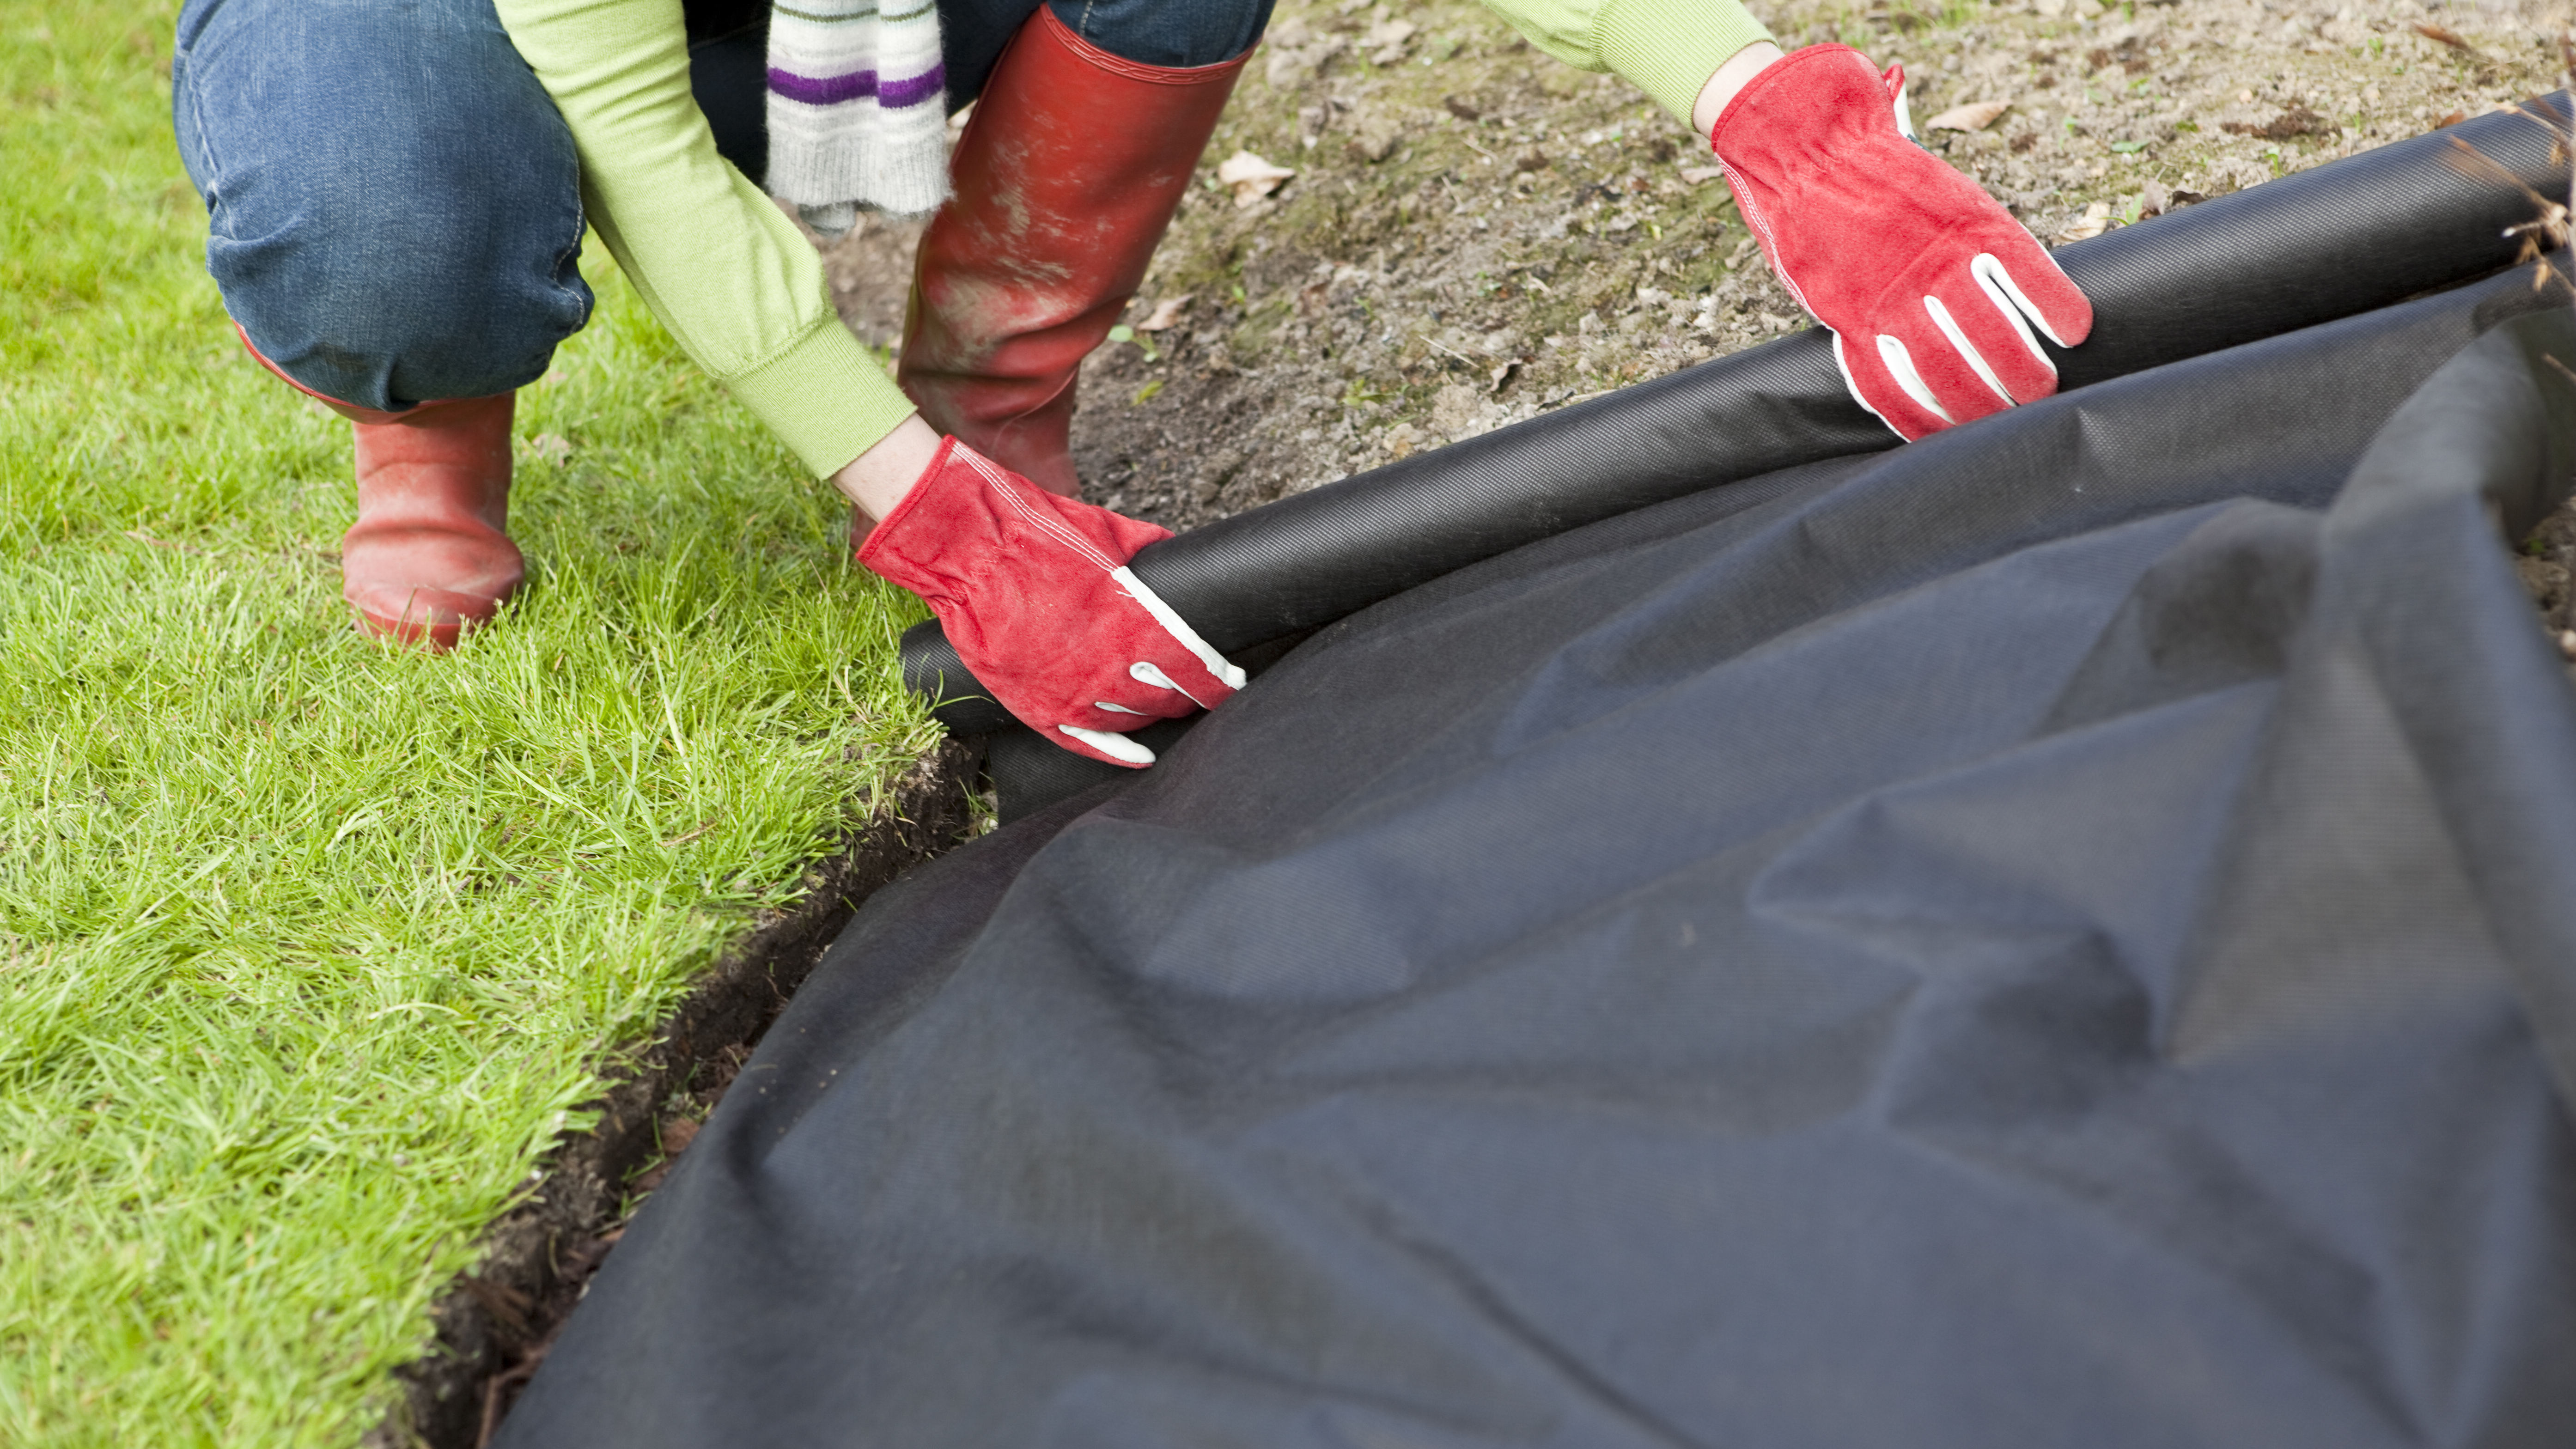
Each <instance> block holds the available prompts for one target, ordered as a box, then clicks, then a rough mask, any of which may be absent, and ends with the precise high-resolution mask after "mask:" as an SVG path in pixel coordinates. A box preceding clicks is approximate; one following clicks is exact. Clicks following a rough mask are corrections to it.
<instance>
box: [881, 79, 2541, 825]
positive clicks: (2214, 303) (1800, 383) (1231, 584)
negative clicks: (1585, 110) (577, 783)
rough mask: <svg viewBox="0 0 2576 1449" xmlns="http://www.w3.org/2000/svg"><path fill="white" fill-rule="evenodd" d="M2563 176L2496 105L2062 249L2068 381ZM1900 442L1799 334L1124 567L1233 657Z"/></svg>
mask: <svg viewBox="0 0 2576 1449" xmlns="http://www.w3.org/2000/svg"><path fill="white" fill-rule="evenodd" d="M2533 104H2534V105H2535V106H2541V107H2549V108H2552V109H2555V110H2564V108H2565V106H2566V99H2565V96H2564V93H2561V94H2559V95H2554V96H2550V97H2547V98H2545V99H2543V100H2541V101H2537V102H2534V103H2533ZM2464 148H2470V149H2473V150H2474V151H2475V153H2476V154H2477V156H2479V157H2483V158H2485V159H2484V160H2474V161H2473V160H2471V159H2470V158H2469V154H2468V150H2466V149H2464ZM2565 169H2566V168H2565V164H2564V162H2563V160H2556V159H2553V152H2552V142H2551V139H2550V136H2549V133H2548V131H2547V130H2546V129H2545V128H2544V127H2542V126H2541V125H2539V124H2538V123H2536V122H2535V121H2533V120H2531V119H2529V118H2527V117H2523V116H2517V115H2512V114H2508V113H2498V114H2494V115H2489V116H2483V117H2480V118H2478V119H2476V120H2474V121H2470V122H2466V123H2464V124H2462V125H2459V126H2455V127H2452V128H2450V129H2447V130H2443V131H2438V132H2435V133H2432V134H2430V135H2426V136H2420V137H2416V138H2413V139H2410V140H2406V141H2401V142H2397V143H2395V144H2393V145H2389V146H2385V147H2382V148H2380V149H2377V150H2374V151H2369V152H2365V153H2363V154H2361V155H2358V156H2353V157H2349V158H2346V159H2344V160H2342V161H2337V162H2334V163H2332V164H2330V165H2326V166H2321V167H2318V168H2316V169H2315V170H2312V171H2306V172H2301V173H2299V174H2297V175H2294V176H2288V177H2284V178H2281V179H2280V180H2277V181H2272V182H2268V183H2266V184H2264V185H2262V186H2257V187H2252V188H2250V189H2248V190H2245V191H2242V192H2238V193H2236V194H2234V195H2232V196H2226V197H2221V198H2218V199H2217V200H2214V201H2208V202H2203V203H2201V204H2199V205H2196V206H2191V207H2187V208H2185V209H2183V210H2181V211H2177V212H2175V213H2173V214H2172V215H2170V216H2165V217H2159V218H2156V219H2155V220H2153V221H2150V222H2148V223H2145V224H2143V225H2139V226H2132V227H2123V228H2121V229H2118V230H2116V231H2112V232H2110V233H2108V234H2106V235H2104V236H2101V237H2098V238H2095V239H2094V240H2091V241H2085V242H2078V243H2075V244H2073V245H2071V246H2068V247H2065V248H2063V249H2061V250H2060V251H2059V252H2058V253H2057V258H2058V261H2059V263H2060V264H2061V265H2062V266H2064V267H2065V268H2066V270H2067V273H2068V275H2070V276H2071V277H2073V278H2074V279H2075V281H2076V282H2077V283H2078V284H2079V285H2080V286H2082V287H2083V288H2084V290H2085V293H2086V295H2087V296H2089V297H2090V298H2091V299H2092V301H2093V305H2094V311H2095V316H2096V319H2097V320H2096V324H2095V329H2094V334H2093V337H2092V340H2090V341H2088V342H2086V343H2085V344H2084V345H2083V346H2082V347H2079V348H2077V349H2075V350H2073V351H2072V352H2067V351H2056V350H2054V349H2052V351H2054V352H2055V356H2056V358H2057V362H2058V367H2059V371H2060V375H2061V380H2062V382H2063V384H2064V385H2065V386H2067V387H2070V388H2071V387H2081V386H2084V385H2086V384H2089V383H2094V382H2099V381H2102V380H2104V379H2106V378H2111V377H2119V376H2125V375H2127V374H2129V373H2133V372H2138V371H2141V370H2143V369H2145V368H2149V367H2154V366H2158V365H2160V364H2163V363H2167V362H2173V361H2177V360H2180V359H2182V358H2186V357H2197V356H2200V355H2201V354H2203V353H2208V352H2214V351H2217V350H2219V349H2221V348H2226V347H2232V346H2235V345H2237V344H2239V343H2244V342H2249V341H2253V340H2255V339H2257V338H2262V337H2271V336H2277V335H2279V334H2281V333H2284V332H2289V331H2294V330H2297V329H2299V328H2303V327H2308V326H2313V325H2315V324H2317V323H2320V322H2326V321H2331V320H2333V319H2335V318H2338V317H2346V316H2350V315H2353V314H2355V313H2358V312H2364V311H2368V310H2370V309H2372V308H2376V307H2381V306H2385V305H2387V304H2389V303H2391V302H2395V301H2397V300H2399V299H2401V298H2404V297H2408V296H2412V295H2414V294H2416V293H2419V292H2423V291H2427V290H2430V289H2433V288H2436V287H2441V286H2446V285H2449V284H2452V283H2456V282H2459V281H2461V280H2464V279H2467V278H2471V277H2476V276H2479V275H2481V274H2483V273H2485V272H2488V271H2491V270H2493V269H2495V268H2496V267H2499V266H2502V265H2504V264H2506V263H2507V262H2509V261H2511V260H2512V259H2513V258H2514V256H2515V255H2516V252H2517V250H2518V247H2519V242H2518V241H2517V240H2515V239H2513V238H2509V237H2507V236H2505V235H2504V232H2505V229H2506V228H2508V227H2512V226H2514V225H2516V224H2518V223H2521V222H2527V221H2529V220H2531V219H2532V217H2533V215H2534V213H2535V210H2536V208H2535V205H2534V203H2533V201H2532V199H2531V197H2530V196H2529V195H2527V194H2526V193H2525V192H2524V191H2523V190H2522V189H2521V187H2522V185H2530V186H2537V187H2541V188H2543V189H2546V190H2550V191H2551V192H2552V193H2553V194H2555V193H2557V192H2563V191H2564V190H2565V177H2564V174H2563V173H2564V172H2565ZM2517 182H2519V183H2520V184H2519V185H2518V184H2517ZM1895 442H1896V438H1895V436H1894V435H1893V434H1891V433H1890V432H1888V431H1887V429H1886V428H1885V427H1884V426H1882V425H1881V424H1879V423H1878V422H1877V421H1876V420H1875V419H1873V418H1871V417H1870V416H1869V415H1868V414H1866V413H1864V412H1862V411H1861V409H1860V407H1859V405H1858V404H1856V403H1854V402H1853V401H1852V400H1851V398H1850V396H1849V394H1848V393H1846V392H1845V391H1844V388H1843V383H1842V379H1841V376H1840V374H1839V373H1838V372H1837V371H1836V370H1835V368H1834V362H1833V355H1832V348H1831V343H1830V340H1829V339H1828V337H1827V336H1826V334H1824V333H1823V332H1821V331H1809V332H1802V333H1798V334H1795V335H1793V336H1790V337H1786V338H1783V339H1781V340H1779V341H1776V342H1771V343H1767V344H1765V345H1763V346H1760V347H1755V348H1751V349H1749V350H1747V351H1744V352H1740V353H1736V354H1733V355H1731V356H1728V357H1724V358H1720V359H1717V360H1716V361H1713V362H1708V363H1703V364H1701V365H1700V366H1697V367H1693V368H1688V369H1685V370H1684V371H1682V372H1678V373H1674V374H1671V375H1669V376H1666V377H1663V378H1660V379H1657V380H1655V381H1653V382H1649V383H1645V384H1641V385H1639V386H1636V387H1631V388H1625V389H1622V390H1621V391H1619V392H1617V393H1614V394H1612V395H1611V396H1609V397H1605V398H1601V399H1598V400H1596V401H1594V402H1590V403H1585V404H1581V405H1578V406H1575V407H1571V408H1566V409H1563V410H1561V411H1558V412H1553V413H1548V414H1545V415H1542V416H1540V417H1537V418H1533V419H1530V420H1529V421H1527V422H1523V423H1519V424H1516V425H1514V426H1512V427H1509V428H1504V429H1500V430H1498V431H1495V432H1492V433H1488V434H1485V435H1483V436H1481V437H1477V438H1472V439H1469V440H1467V441H1465V442H1462V443H1457V444H1454V445H1452V446H1449V447H1446V448H1441V449H1437V450H1435V451H1432V452H1428V453H1423V454H1419V455H1416V456H1414V457H1412V458H1408V459H1405V460H1403V461H1401V462H1398V463H1394V464H1390V465H1388V466H1387V467H1384V468H1379V469H1376V470H1374V471H1371V472H1368V473H1364V474H1360V475H1358V476H1356V477H1353V478H1349V479H1345V480H1343V481H1341V482H1339V483H1334V484H1329V485H1327V486H1325V487H1322V488H1318V489H1315V490H1313V491H1311V492H1308V493H1303V494H1298V495H1295V496H1293V497H1290V498H1286V499H1282V500H1281V501H1279V502H1277V503H1273V504H1270V505H1268V506H1266V507H1262V508H1258V509H1254V510H1252V511H1250V512H1247V513H1244V514H1240V515H1238V516H1236V517H1233V518H1229V519H1226V520H1223V521H1221V522H1218V523H1214V524H1211V525H1209V526H1207V527H1205V528H1200V529H1194V530H1192V531H1191V532H1189V533H1186V534H1183V535H1181V536H1179V537H1177V538H1173V539H1170V540H1168V541H1166V542H1163V543H1160V544H1157V545H1155V546H1154V547H1152V548H1149V549H1146V550H1145V551H1144V552H1143V553H1142V554H1140V555H1138V557H1137V558H1136V560H1135V565H1134V567H1135V569H1136V573H1137V576H1138V577H1140V578H1142V579H1143V580H1144V581H1145V582H1146V583H1147V584H1149V585H1151V586H1152V587H1153V588H1154V590H1155V591H1156V592H1158V593H1160V594H1161V595H1162V596H1163V597H1164V599H1165V600H1166V601H1167V602H1169V603H1170V604H1171V605H1172V607H1173V608H1174V609H1176V610H1178V611H1179V612H1180V613H1181V615H1182V616H1183V617H1184V618H1187V619H1188V620H1190V622H1191V623H1192V624H1193V625H1194V626H1195V627H1196V628H1197V629H1198V630H1199V632H1200V633H1201V634H1203V635H1205V636H1206V637H1207V638H1208V639H1209V640H1210V641H1211V642H1212V643H1214V644H1215V645H1216V646H1217V647H1218V648H1219V649H1226V650H1231V649H1236V648H1241V647H1243V646H1246V645H1250V644H1255V643H1258V642H1260V641H1263V640H1266V639H1272V638H1276V637H1278V636H1281V635H1287V634H1293V633H1297V632H1300V631H1303V630H1307V629H1312V628H1315V627H1317V626H1319V625H1323V624H1327V623H1330V622H1332V621H1333V620H1335V619H1338V618H1341V617H1342V616H1344V615H1346V614H1349V613H1351V612H1352V611H1354V610H1356V609H1360V608H1363V607H1365V606H1367V605H1369V604H1372V603H1375V602H1377V601H1378V600H1380V599H1383V598H1387V597H1389V596H1391V595H1393V594H1395V593H1398V592H1400V591H1402V590H1404V589H1407V588H1410V587H1412V586H1413V585H1416V584H1419V583H1423V582H1426V581H1427V580H1430V579H1433V578H1437V577H1439V576H1440V575H1441V574H1444V573H1447V572H1449V571H1450V570H1452V569H1456V568H1461V567H1464V566H1465V565H1467V564H1470V563H1473V562H1475V561H1477V560H1479V559H1484V558H1490V557H1493V556H1494V555H1496V554H1499V553H1503V552H1505V551H1507V550H1509V549H1512V548H1517V547H1519V546H1520V545H1522V544H1525V543H1529V542H1532V541H1534V540H1536V539H1540V538H1545V537H1548V536H1550V535H1552V534H1556V533H1561V532H1564V531H1565V530H1566V529H1568V528H1573V527H1577V526H1580V525H1582V524H1585V523H1591V522H1594V521H1597V520H1599V519H1603V518H1609V517H1612V516H1615V515H1617V514H1620V513H1625V512H1629V511H1631V510H1633V509H1637V508H1642V507H1645V506H1647V505H1649V504H1653V503H1659V502H1662V501H1664V500H1666V499H1669V498H1675V497H1679V496H1682V495H1684V494H1687V493H1693V492H1697V491H1699V490H1701V489H1704V488H1709V487H1714V486H1717V485H1720V484H1724V483H1731V482H1734V481H1736V480H1738V479H1743V478H1749V477H1753V476H1756V475H1758V474H1762V473H1767V472H1771V471H1774V470H1776V469H1780V468H1784V467H1790V466H1793V465H1795V464H1798V463H1804V462H1812V461H1814V460H1816V459H1820V458H1831V457H1843V456H1848V455H1851V454H1855V453H1864V452H1871V451H1875V450H1879V449H1883V448H1887V447H1891V446H1893V445H1894V444H1895ZM903 658H904V677H905V679H906V680H907V682H909V683H910V684H911V686H912V688H913V689H914V690H915V691H916V692H917V693H920V694H922V695H923V696H924V697H925V698H930V699H934V700H945V701H946V703H944V704H943V705H942V706H941V708H940V709H939V711H938V713H939V717H940V719H941V721H942V722H943V723H945V724H947V725H948V726H949V727H950V728H951V729H952V730H955V731H956V732H958V733H961V734H983V733H987V732H991V731H996V730H1003V729H1009V728H1015V727H1016V725H1015V722H1014V721H1012V720H1011V718H1010V716H1009V715H1007V714H1005V713H1004V712H1003V711H1002V710H1001V708H1000V707H999V706H998V705H995V704H994V703H993V702H992V701H991V700H990V699H989V698H988V697H986V696H984V695H983V694H982V693H981V692H980V691H981V687H980V686H978V685H977V684H975V682H974V680H973V678H972V676H971V675H970V674H968V672H967V671H966V670H965V668H964V666H963V665H962V664H960V663H959V661H958V659H957V655H956V651H955V650H954V649H953V648H951V647H950V646H949V644H948V642H947V640H946V638H945V637H944V636H943V635H942V634H941V633H940V632H939V628H938V625H937V624H936V623H932V624H925V625H921V626H919V627H917V628H915V629H914V630H912V631H911V632H909V633H907V634H906V635H905V637H904V642H903ZM1005 748H1006V749H1007V748H1008V747H1005ZM1020 753H1021V754H1022V755H1026V754H1027V752H1026V751H1021V752H1020ZM1030 758H1031V763H1032V764H1033V765H1036V764H1038V763H1040V762H1039V761H1037V760H1036V758H1035V757H1033V756H1032V757H1030ZM1045 763H1048V764H1052V762H1045ZM1104 768H1107V767H1104ZM1068 778H1090V777H1089V776H1088V775H1073V776H1068ZM1018 793H1022V794H1029V795H1035V794H1038V793H1042V792H1037V791H1021V792H1018Z"/></svg>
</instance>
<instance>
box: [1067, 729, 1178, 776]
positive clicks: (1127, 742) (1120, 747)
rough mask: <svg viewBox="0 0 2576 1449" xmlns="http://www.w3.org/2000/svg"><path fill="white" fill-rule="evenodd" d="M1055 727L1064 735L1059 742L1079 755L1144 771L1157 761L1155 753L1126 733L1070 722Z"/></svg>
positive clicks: (1124, 767)
mask: <svg viewBox="0 0 2576 1449" xmlns="http://www.w3.org/2000/svg"><path fill="white" fill-rule="evenodd" d="M1055 729H1056V734H1057V735H1058V736H1059V737H1060V738H1058V739H1057V740H1056V743H1057V744H1059V745H1061V746H1063V747H1064V748H1066V749H1068V750H1071V751H1073V752H1074V753H1075V754H1077V755H1088V756H1089V757H1091V758H1092V759H1095V760H1099V761H1101V762H1102V763H1104V764H1111V765H1117V766H1119V767H1121V768H1123V769H1129V770H1141V769H1144V768H1145V767H1146V766H1148V765H1150V764H1152V763H1154V752H1153V751H1152V750H1151V749H1149V748H1147V747H1146V746H1145V745H1143V744H1141V743H1139V742H1137V741H1136V740H1133V739H1130V738H1128V737H1127V736H1126V735H1122V734H1116V733H1113V732H1111V731H1109V730H1092V729H1084V728H1083V727H1082V726H1080V725H1070V724H1060V725H1057V726H1056V727H1055Z"/></svg>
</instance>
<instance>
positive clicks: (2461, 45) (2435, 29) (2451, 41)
mask: <svg viewBox="0 0 2576 1449" xmlns="http://www.w3.org/2000/svg"><path fill="white" fill-rule="evenodd" d="M2415 33H2416V34H2417V35H2420V36H2422V37H2424V38H2425V39H2426V40H2430V41H2434V42H2436V43H2437V44H2441V45H2447V46H2449V47H2451V48H2452V49H2453V50H2468V51H2474V50H2476V49H2477V47H2476V46H2474V45H2471V44H2469V43H2468V41H2467V40H2465V39H2463V38H2461V35H2460V33H2459V32H2458V31H2456V30H2453V29H2451V28H2450V27H2448V26H2444V25H2424V24H2418V25H2417V26H2416V27H2415Z"/></svg>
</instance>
